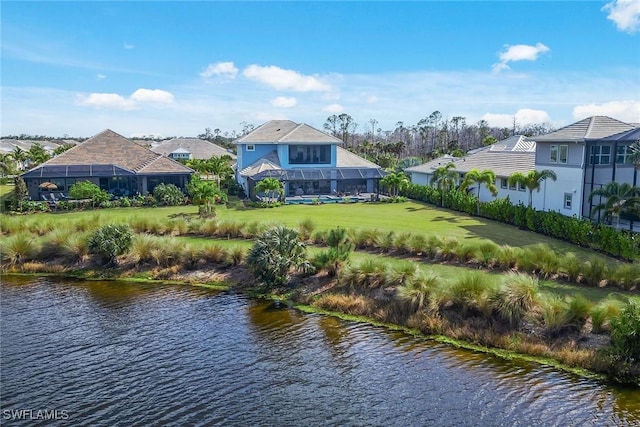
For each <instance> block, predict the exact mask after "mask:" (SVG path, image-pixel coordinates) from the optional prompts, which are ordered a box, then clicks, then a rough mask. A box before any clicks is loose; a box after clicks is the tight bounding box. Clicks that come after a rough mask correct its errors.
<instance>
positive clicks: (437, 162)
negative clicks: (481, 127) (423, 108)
mask: <svg viewBox="0 0 640 427" xmlns="http://www.w3.org/2000/svg"><path fill="white" fill-rule="evenodd" d="M535 149H536V144H535V142H534V141H532V140H530V139H528V138H526V137H524V136H522V135H515V136H512V137H510V138H507V139H505V140H502V141H500V142H498V143H496V144H493V145H490V146H487V147H482V148H479V149H476V150H472V151H470V152H469V153H468V154H467V155H466V156H464V157H452V156H444V157H439V158H437V159H434V160H432V161H430V162H427V163H424V164H422V165H418V166H413V167H410V168H407V169H405V173H407V174H408V175H409V176H410V177H411V182H412V183H413V184H421V185H431V179H432V178H433V174H434V172H435V170H436V169H438V168H439V167H442V166H446V165H447V164H449V163H453V164H454V168H453V170H454V171H456V172H458V173H459V174H460V180H462V179H463V177H464V175H465V174H466V173H467V172H469V171H470V170H472V169H478V170H480V171H482V170H486V169H489V170H492V171H493V172H495V174H496V177H497V179H496V183H495V184H496V187H497V188H498V195H497V196H496V197H495V198H506V197H509V199H510V200H511V203H514V204H518V203H520V202H522V203H523V204H527V203H528V202H529V192H528V190H527V189H526V188H525V187H522V186H510V185H509V184H508V183H507V178H508V177H509V176H510V175H511V174H513V173H515V172H520V173H524V174H526V173H527V172H529V171H531V170H533V169H534V167H535ZM474 194H475V192H474ZM533 197H534V200H535V199H536V198H539V197H540V196H538V195H536V193H535V192H534V195H533ZM493 199H494V196H493V195H492V194H491V193H490V192H489V190H487V188H486V187H485V186H484V185H483V186H481V188H480V200H481V201H483V202H487V201H490V200H493Z"/></svg>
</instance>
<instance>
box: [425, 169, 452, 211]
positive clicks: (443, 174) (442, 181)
mask: <svg viewBox="0 0 640 427" xmlns="http://www.w3.org/2000/svg"><path fill="white" fill-rule="evenodd" d="M455 166H456V165H455V164H454V163H453V162H452V163H449V164H447V165H446V166H440V167H439V168H437V169H436V170H435V171H434V172H433V176H432V177H431V185H435V187H436V188H438V190H440V206H443V205H444V193H445V192H447V191H451V190H452V189H453V188H454V187H455V186H456V184H457V183H458V172H456V171H454V170H453V168H454V167H455Z"/></svg>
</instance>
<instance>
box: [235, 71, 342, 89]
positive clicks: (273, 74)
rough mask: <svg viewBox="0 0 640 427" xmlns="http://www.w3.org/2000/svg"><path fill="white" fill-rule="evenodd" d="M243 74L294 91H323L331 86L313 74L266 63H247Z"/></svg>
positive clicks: (278, 87) (277, 87)
mask: <svg viewBox="0 0 640 427" xmlns="http://www.w3.org/2000/svg"><path fill="white" fill-rule="evenodd" d="M243 74H244V76H245V77H246V78H248V79H251V80H256V81H259V82H261V83H264V84H266V85H268V86H271V87H272V88H274V89H277V90H293V91H295V92H325V91H329V90H331V86H329V85H328V84H326V83H324V82H322V81H320V80H319V79H318V78H317V77H314V76H305V75H302V74H300V73H298V72H297V71H293V70H285V69H284V68H280V67H276V66H275V65H268V66H266V67H262V66H260V65H255V64H254V65H249V66H248V67H247V68H245V70H244V72H243Z"/></svg>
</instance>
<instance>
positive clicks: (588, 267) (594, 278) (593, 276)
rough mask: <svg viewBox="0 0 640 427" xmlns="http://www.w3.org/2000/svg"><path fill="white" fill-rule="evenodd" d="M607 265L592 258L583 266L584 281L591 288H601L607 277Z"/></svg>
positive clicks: (600, 260) (598, 259)
mask: <svg viewBox="0 0 640 427" xmlns="http://www.w3.org/2000/svg"><path fill="white" fill-rule="evenodd" d="M608 270H609V269H608V268H607V264H606V263H605V262H604V261H603V260H602V259H600V258H597V257H592V258H591V259H590V260H589V261H586V262H585V263H584V264H583V265H582V278H583V281H584V282H585V283H586V284H587V285H589V286H600V283H601V282H602V281H603V280H604V279H605V278H606V277H607V274H608Z"/></svg>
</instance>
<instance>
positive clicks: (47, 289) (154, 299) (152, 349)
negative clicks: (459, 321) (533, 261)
mask: <svg viewBox="0 0 640 427" xmlns="http://www.w3.org/2000/svg"><path fill="white" fill-rule="evenodd" d="M0 291H1V297H2V298H0V316H1V322H0V333H1V335H0V339H1V340H2V346H0V362H1V363H2V382H1V383H0V388H1V390H0V392H1V393H2V404H1V405H2V408H1V409H3V410H4V409H7V408H8V409H12V408H19V407H25V406H26V407H30V408H34V409H37V408H54V409H55V408H58V409H66V410H68V411H70V413H71V414H72V424H73V425H75V424H80V425H116V424H123V423H124V424H127V425H149V424H155V425H162V424H167V425H225V426H227V425H232V426H233V425H238V426H245V425H252V426H253V425H267V426H271V425H276V424H277V425H285V426H287V425H340V426H341V425H354V426H357V425H367V426H368V425H384V426H394V425H397V426H407V425H545V426H546V425H558V426H565V425H575V426H578V425H580V426H582V425H632V424H634V423H636V424H637V423H639V422H640V407H639V405H640V394H639V390H637V389H624V388H620V387H612V386H609V385H605V384H601V383H599V382H597V381H590V380H585V379H582V378H579V377H576V376H573V375H569V374H566V373H564V372H559V371H556V370H554V369H551V368H548V367H542V366H539V365H537V364H535V363H529V362H509V361H505V360H502V359H499V358H497V357H493V356H490V355H486V354H481V353H474V352H469V351H466V350H461V349H455V348H452V347H449V346H446V345H443V344H438V343H433V342H430V341H426V340H423V339H420V338H416V337H412V336H410V335H406V334H404V333H401V332H397V331H389V330H386V329H384V328H378V327H371V326H368V325H364V324H358V323H353V322H343V321H340V320H338V319H335V318H330V317H323V316H319V315H305V314H302V313H299V312H297V311H293V310H289V309H286V308H282V307H275V306H274V305H273V303H272V302H263V301H255V300H249V299H246V298H244V297H242V296H239V295H234V294H232V293H228V292H218V291H212V290H208V289H204V288H193V287H187V286H158V285H140V284H135V283H122V282H118V283H116V282H89V283H87V282H79V283H75V282H65V281H63V282H59V281H51V280H48V279H45V280H31V281H25V280H22V279H20V280H13V279H8V280H7V278H3V280H2V285H1V287H0ZM14 424H15V423H14ZM3 425H5V423H4V422H3ZM6 425H12V424H10V423H7V424H6Z"/></svg>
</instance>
